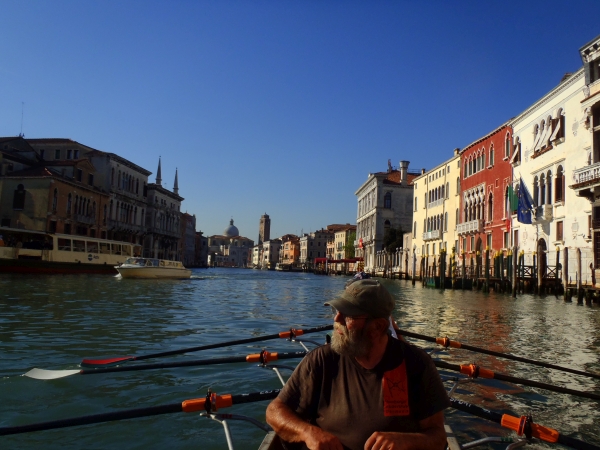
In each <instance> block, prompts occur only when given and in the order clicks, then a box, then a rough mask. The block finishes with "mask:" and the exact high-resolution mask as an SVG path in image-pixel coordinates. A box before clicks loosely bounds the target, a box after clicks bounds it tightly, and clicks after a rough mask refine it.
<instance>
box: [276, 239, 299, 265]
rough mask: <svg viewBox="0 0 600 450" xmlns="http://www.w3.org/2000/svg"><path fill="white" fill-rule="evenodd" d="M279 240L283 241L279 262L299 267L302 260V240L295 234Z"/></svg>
mask: <svg viewBox="0 0 600 450" xmlns="http://www.w3.org/2000/svg"><path fill="white" fill-rule="evenodd" d="M279 240H280V241H281V251H280V252H279V262H281V263H283V264H291V265H292V266H297V265H298V261H299V259H300V238H299V237H298V236H296V235H295V234H286V235H284V236H281V237H280V238H279Z"/></svg>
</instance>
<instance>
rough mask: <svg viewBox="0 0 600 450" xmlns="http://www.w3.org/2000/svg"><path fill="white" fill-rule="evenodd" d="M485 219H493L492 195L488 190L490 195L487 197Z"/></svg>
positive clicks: (489, 220)
mask: <svg viewBox="0 0 600 450" xmlns="http://www.w3.org/2000/svg"><path fill="white" fill-rule="evenodd" d="M487 220H488V222H491V221H492V220H494V196H493V195H492V193H491V192H490V196H489V197H488V212H487Z"/></svg>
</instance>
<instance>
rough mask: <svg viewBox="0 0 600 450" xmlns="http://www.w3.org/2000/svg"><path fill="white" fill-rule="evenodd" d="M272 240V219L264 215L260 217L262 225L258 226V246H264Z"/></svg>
mask: <svg viewBox="0 0 600 450" xmlns="http://www.w3.org/2000/svg"><path fill="white" fill-rule="evenodd" d="M270 239H271V219H269V215H268V214H267V213H264V214H263V215H262V216H261V217H260V224H259V225H258V244H259V245H260V244H262V243H263V242H265V241H268V240H270Z"/></svg>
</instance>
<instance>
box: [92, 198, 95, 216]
mask: <svg viewBox="0 0 600 450" xmlns="http://www.w3.org/2000/svg"><path fill="white" fill-rule="evenodd" d="M92 217H93V218H94V220H96V202H94V203H93V205H92Z"/></svg>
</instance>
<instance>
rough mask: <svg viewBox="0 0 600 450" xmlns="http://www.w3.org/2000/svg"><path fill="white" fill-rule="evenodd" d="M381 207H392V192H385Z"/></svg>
mask: <svg viewBox="0 0 600 450" xmlns="http://www.w3.org/2000/svg"><path fill="white" fill-rule="evenodd" d="M383 207H384V208H386V209H390V208H391V207H392V193H391V192H386V194H385V196H384V197H383Z"/></svg>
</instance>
